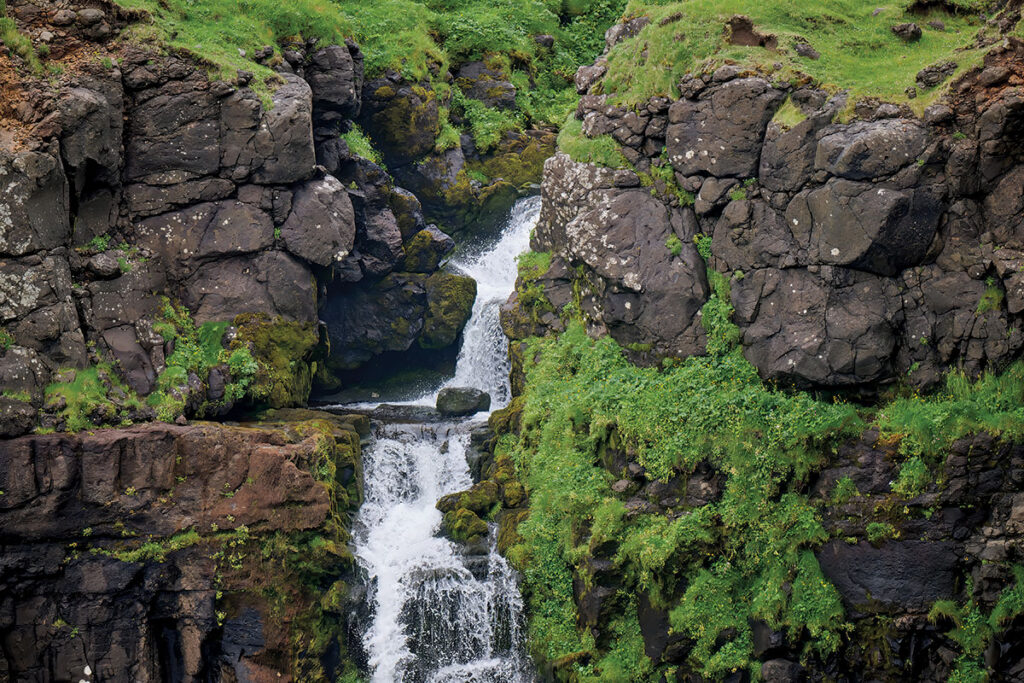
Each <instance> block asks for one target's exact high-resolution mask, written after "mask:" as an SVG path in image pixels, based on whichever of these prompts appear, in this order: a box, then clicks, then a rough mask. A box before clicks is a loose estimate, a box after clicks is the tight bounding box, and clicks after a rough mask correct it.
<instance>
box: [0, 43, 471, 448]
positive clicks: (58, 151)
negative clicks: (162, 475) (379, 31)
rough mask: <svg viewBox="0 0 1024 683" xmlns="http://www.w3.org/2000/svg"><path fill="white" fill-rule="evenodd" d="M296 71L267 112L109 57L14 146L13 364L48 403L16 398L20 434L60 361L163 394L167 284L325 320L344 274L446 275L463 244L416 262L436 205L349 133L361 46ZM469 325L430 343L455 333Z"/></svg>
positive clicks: (238, 89)
mask: <svg viewBox="0 0 1024 683" xmlns="http://www.w3.org/2000/svg"><path fill="white" fill-rule="evenodd" d="M108 30H109V27H108ZM282 68H283V71H282V73H281V75H280V80H279V83H278V84H277V85H276V88H275V89H274V90H273V92H272V94H271V97H272V100H273V106H272V107H269V108H267V107H264V106H263V104H262V102H261V100H260V98H259V96H258V95H257V94H256V93H255V92H254V91H253V90H251V89H250V88H248V87H246V86H244V85H242V86H240V85H238V84H235V83H227V82H211V81H210V80H209V78H208V77H207V76H206V74H205V72H204V71H203V70H202V69H201V68H198V67H197V66H196V65H195V64H194V63H192V62H191V61H189V60H188V59H186V58H184V57H180V56H173V55H171V56H154V54H153V53H151V52H149V51H146V50H143V49H141V48H138V47H128V48H126V49H125V51H124V53H123V54H120V55H118V59H117V68H112V69H104V68H101V66H100V65H98V64H91V63H90V64H89V65H86V66H84V67H83V73H81V74H78V75H76V81H75V82H76V85H75V87H72V88H66V89H64V90H56V91H54V93H53V100H52V102H50V103H49V104H47V105H45V106H46V107H49V109H47V110H43V111H40V112H38V114H37V116H38V117H39V118H41V119H43V120H44V121H45V125H43V124H40V125H39V126H37V128H36V130H35V133H34V135H35V137H33V138H30V140H29V142H28V143H27V144H24V145H22V146H20V147H18V148H17V149H16V150H15V149H13V148H12V149H7V148H6V143H5V147H4V148H3V149H0V182H2V183H3V186H4V188H6V189H5V192H4V193H3V196H2V197H0V259H3V260H2V262H0V325H2V326H3V328H2V333H3V335H5V337H4V339H7V336H9V338H10V343H6V342H5V343H3V344H0V376H3V377H4V378H5V384H4V389H5V391H11V392H14V393H17V394H18V395H19V396H22V395H24V394H27V395H28V397H29V401H27V402H22V403H25V405H21V406H17V407H10V409H9V410H5V415H8V416H9V418H10V419H6V420H5V422H4V429H5V431H7V432H8V433H14V432H16V431H19V430H20V431H24V430H26V429H28V428H29V427H31V425H30V424H28V423H27V421H26V419H25V416H26V415H29V414H30V413H32V411H33V410H37V409H39V408H40V407H41V404H42V401H43V393H44V392H43V389H44V388H45V387H46V386H47V385H48V384H49V383H50V381H51V378H52V376H53V374H54V373H55V372H57V371H58V370H60V369H61V368H65V367H68V368H78V369H83V368H86V367H88V366H90V365H95V364H97V363H103V362H110V363H113V364H114V366H115V367H116V368H118V369H119V370H120V373H121V375H122V378H123V379H124V380H125V381H126V382H127V383H128V385H129V387H130V388H131V389H132V390H133V391H135V392H136V393H138V394H139V395H141V396H146V395H148V394H150V393H151V392H153V391H154V390H156V389H157V388H158V384H159V379H158V378H159V376H160V375H161V373H162V372H163V371H164V369H165V367H166V361H167V356H169V355H170V354H171V352H172V350H173V349H172V348H171V347H166V348H165V339H164V337H163V336H162V335H161V334H159V333H158V332H157V331H156V328H155V327H154V325H157V326H159V318H160V316H161V311H162V310H163V306H164V304H163V298H165V297H166V298H167V299H168V300H169V301H171V302H181V303H182V304H183V305H184V306H185V307H186V308H187V309H188V311H189V314H190V316H191V318H192V319H193V320H194V322H195V323H196V324H197V325H202V324H205V323H211V324H213V323H216V324H222V323H227V322H230V321H232V320H234V319H235V317H236V316H238V315H241V314H257V315H262V316H266V317H267V318H268V319H270V320H279V321H282V322H286V323H290V322H295V323H301V324H308V325H311V326H315V325H316V324H317V322H318V319H319V317H320V313H319V311H318V309H319V308H320V307H321V306H324V305H325V304H327V305H328V307H329V308H330V305H329V301H325V296H326V297H327V299H329V298H330V296H331V293H332V292H334V291H335V289H331V292H326V289H327V285H328V283H331V282H338V281H340V282H345V283H351V284H350V285H349V289H350V290H354V289H359V288H365V289H367V290H371V291H376V288H377V285H378V283H379V281H380V279H381V278H383V277H384V276H386V275H388V274H390V273H392V272H394V271H399V272H400V271H402V269H403V268H407V269H408V270H409V271H412V272H415V273H416V274H420V275H422V276H423V277H427V276H429V275H431V274H432V273H434V272H435V271H437V269H438V266H439V264H440V258H441V257H442V256H443V254H444V253H446V251H447V250H450V248H451V247H450V246H449V244H450V238H448V237H447V236H446V235H444V233H441V232H440V231H439V230H437V229H436V228H431V229H430V230H431V231H430V232H427V233H426V234H428V235H429V236H430V239H429V240H426V243H423V242H424V240H422V239H420V240H419V241H415V240H414V241H415V244H414V247H415V248H414V249H413V251H414V252H415V253H414V255H413V256H412V257H411V258H410V259H409V261H408V263H406V261H405V248H404V242H405V241H406V239H412V238H415V237H416V235H417V234H418V232H419V231H421V230H425V229H427V226H426V224H425V223H424V221H423V218H422V212H421V210H420V205H419V202H418V200H417V199H416V198H415V197H413V196H411V195H410V194H409V193H408V192H406V191H404V190H401V189H400V188H396V187H394V185H393V183H392V182H391V180H390V179H389V177H388V176H387V174H386V173H385V172H384V171H383V170H382V169H380V168H379V167H377V166H376V165H374V164H373V163H372V162H370V161H367V160H365V159H361V158H359V157H356V156H354V155H352V154H350V153H349V152H348V150H347V149H345V148H344V143H343V142H341V141H340V139H339V134H341V133H343V132H345V131H347V130H348V129H349V128H350V127H351V125H352V122H351V120H352V119H353V118H354V117H356V116H358V115H359V112H360V110H361V108H362V94H363V72H362V55H361V53H360V52H359V48H358V47H357V46H356V45H355V44H353V43H349V44H346V45H334V46H327V47H323V48H322V49H319V50H317V51H315V52H312V53H310V54H305V55H304V56H302V59H301V60H300V61H299V62H296V65H295V66H291V65H290V66H289V67H287V68H284V67H282ZM245 82H247V81H246V80H242V81H239V83H245ZM33 87H34V86H33ZM40 106H44V105H40ZM374 107H376V105H375V104H372V103H371V105H370V109H371V110H373V111H376V109H374ZM432 140H433V138H431V144H432ZM339 145H340V146H339ZM318 162H320V163H325V162H326V163H325V166H326V167H327V168H326V170H325V167H324V166H318V165H317V163H318ZM393 207H395V208H394V209H393ZM396 209H397V211H398V214H396ZM399 215H400V216H401V221H400V220H399ZM403 226H404V229H406V231H407V232H406V233H405V234H403V232H402V230H403ZM427 310H428V306H426V305H425V304H424V305H423V306H422V307H421V311H419V313H418V314H419V318H418V319H416V320H412V321H410V322H409V324H411V325H413V326H419V327H424V326H425V325H426V323H425V318H426V317H427ZM393 313H394V314H395V315H393ZM406 313H408V312H406ZM380 315H381V316H382V318H381V320H380V323H381V324H383V325H390V324H391V323H392V322H395V319H396V316H397V313H396V312H394V311H391V310H385V309H382V310H381V311H380ZM463 322H464V319H462V320H459V319H457V318H456V319H453V320H446V323H447V324H454V325H455V329H454V331H452V330H448V331H446V332H444V333H443V334H438V335H436V337H434V338H431V341H430V343H431V344H434V345H437V346H443V345H444V344H445V343H446V342H447V343H452V342H454V340H455V338H456V336H457V334H458V330H459V329H460V328H459V325H461V324H462V323H463ZM326 341H327V340H326V339H325V340H324V342H325V345H326ZM349 343H353V344H357V345H358V341H354V340H352V339H347V340H345V341H344V342H342V345H345V344H349ZM372 355H373V352H372V351H370V352H364V353H362V354H361V357H362V358H363V359H364V360H368V359H369V358H370V357H372ZM300 360H301V363H302V364H303V366H304V368H305V370H303V369H302V368H297V370H298V374H300V375H303V374H304V375H308V374H310V372H309V368H310V365H309V363H310V362H311V361H312V357H311V356H310V357H305V358H303V359H300ZM230 379H231V378H230V377H229V378H228V380H230ZM8 380H9V382H8ZM198 381H199V383H200V384H203V385H205V384H206V383H207V382H206V378H205V377H203V376H201V375H200V376H199V377H198ZM217 381H220V380H217ZM306 384H307V386H308V382H306ZM165 388H166V387H163V386H162V385H161V390H163V389H165ZM207 388H209V387H200V386H197V390H200V391H205V390H206V389H207ZM217 391H219V390H216V389H215V390H214V393H216V392H217ZM307 391H308V389H307ZM303 399H304V397H302V396H300V397H298V400H300V401H301V400H303ZM198 405H199V403H196V404H195V406H193V405H192V404H191V403H189V406H188V410H189V411H190V410H191V409H192V408H194V407H198ZM187 412H188V411H187Z"/></svg>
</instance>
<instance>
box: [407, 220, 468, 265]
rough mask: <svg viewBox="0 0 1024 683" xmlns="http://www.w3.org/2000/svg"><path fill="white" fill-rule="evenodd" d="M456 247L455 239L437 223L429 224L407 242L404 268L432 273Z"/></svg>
mask: <svg viewBox="0 0 1024 683" xmlns="http://www.w3.org/2000/svg"><path fill="white" fill-rule="evenodd" d="M454 248H455V240H453V239H452V238H451V237H449V236H448V235H446V234H444V233H443V232H441V231H440V230H439V229H438V227H437V226H436V225H428V226H427V227H426V228H424V229H423V230H420V231H419V232H418V233H416V234H415V235H414V236H413V237H412V239H410V240H409V241H408V242H406V243H405V261H404V262H403V264H402V268H403V270H406V271H408V272H410V273H432V272H434V271H435V270H437V267H438V265H439V264H440V263H441V259H443V258H444V257H445V256H446V255H448V254H449V253H450V252H451V250H452V249H454Z"/></svg>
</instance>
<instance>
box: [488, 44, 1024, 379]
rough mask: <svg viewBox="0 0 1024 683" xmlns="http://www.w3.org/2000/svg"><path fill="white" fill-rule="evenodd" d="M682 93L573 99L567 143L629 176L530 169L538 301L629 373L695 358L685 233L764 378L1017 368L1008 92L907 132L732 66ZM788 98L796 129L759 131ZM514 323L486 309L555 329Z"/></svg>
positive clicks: (891, 110)
mask: <svg viewBox="0 0 1024 683" xmlns="http://www.w3.org/2000/svg"><path fill="white" fill-rule="evenodd" d="M1011 51H1012V49H1011ZM603 64H604V63H603V62H602V61H601V60H600V59H599V60H598V61H597V62H595V65H594V67H592V68H590V69H589V70H584V71H581V72H580V74H579V76H580V79H581V82H580V85H581V88H582V89H583V90H585V92H600V89H599V87H598V85H599V83H600V79H601V78H602V76H603V69H604V66H603ZM583 86H585V88H583ZM680 92H681V93H682V97H680V99H678V100H676V101H675V102H669V101H667V100H665V99H664V98H652V99H650V100H649V101H648V102H647V103H646V105H644V104H641V105H639V106H636V107H632V108H630V109H628V110H627V109H626V108H623V107H618V106H616V105H611V104H609V97H608V96H607V95H603V94H602V95H594V94H584V96H583V97H582V98H581V100H580V105H579V108H578V110H577V113H576V114H577V118H578V119H580V120H581V121H582V128H583V132H584V134H585V135H587V136H590V137H597V136H601V135H608V136H611V138H612V139H613V140H615V142H617V143H618V144H619V145H620V148H619V150H620V151H621V153H622V155H623V156H624V157H625V158H626V159H627V160H628V161H629V162H630V164H631V165H632V166H633V167H634V168H635V169H636V171H637V172H636V173H633V172H632V171H629V170H612V169H607V168H600V167H598V166H594V165H587V164H578V163H575V162H573V161H572V160H570V159H569V158H568V157H566V156H564V155H559V156H556V157H555V158H553V159H552V160H550V161H549V162H548V163H547V164H546V165H545V178H544V184H543V196H544V204H543V207H542V211H541V220H540V223H539V225H538V226H537V230H536V235H535V237H534V240H533V242H532V248H533V249H534V250H536V251H546V252H551V253H552V256H553V257H555V260H556V261H557V260H562V261H564V263H565V265H566V266H567V268H566V269H565V276H564V277H561V278H555V279H554V280H552V282H551V283H550V284H555V283H556V282H557V284H555V286H556V287H563V288H571V289H573V290H574V291H575V292H576V293H577V295H576V301H577V302H578V303H579V304H580V305H581V306H582V307H583V312H584V314H585V317H586V319H587V322H588V323H589V325H590V331H591V332H592V333H594V334H602V333H606V332H607V333H610V334H612V336H614V337H615V338H616V339H617V340H619V341H620V342H621V343H623V344H624V345H625V346H627V347H629V348H630V349H631V353H632V356H633V357H634V359H635V360H643V361H645V362H649V361H654V360H657V359H658V358H659V357H662V356H665V355H680V356H686V355H691V354H694V353H702V352H703V348H704V347H703V338H702V335H703V329H702V325H700V322H699V315H698V314H699V312H700V308H701V306H702V305H703V303H704V302H705V301H706V300H707V298H708V295H709V290H708V287H707V283H706V279H705V268H706V265H705V263H704V262H703V261H702V260H701V259H700V258H698V257H697V255H696V252H695V251H694V250H693V248H692V246H691V244H692V240H693V238H694V237H695V236H696V237H697V238H698V239H699V240H706V239H707V237H711V243H710V250H709V251H710V254H709V255H708V256H709V262H708V264H707V265H709V266H710V267H712V268H715V269H716V270H718V271H719V272H723V273H726V274H727V275H730V276H731V279H732V282H731V288H732V303H733V305H734V306H735V308H736V315H735V316H734V317H733V320H734V322H735V323H736V324H737V325H738V326H739V328H740V332H741V338H742V345H743V348H744V353H745V355H746V356H747V358H748V359H749V360H751V362H753V363H754V364H755V365H756V366H757V368H758V370H759V371H760V373H761V375H762V376H763V377H765V378H771V379H776V380H780V381H782V382H783V383H785V384H786V385H792V386H800V387H818V386H828V387H859V388H867V389H868V390H869V391H871V390H875V389H877V388H878V386H880V385H881V384H885V383H887V382H890V381H893V380H894V379H895V378H896V377H898V376H909V377H910V381H911V382H913V383H915V384H917V385H919V386H930V385H933V384H934V383H936V382H937V381H939V378H940V377H941V375H942V373H943V372H944V371H945V370H946V369H947V368H949V367H950V366H958V367H961V368H963V369H965V370H966V371H968V372H969V373H971V374H976V373H978V372H980V371H981V370H982V369H983V368H985V367H1001V366H1002V365H1004V364H1005V363H1006V362H1008V361H1010V360H1012V359H1014V358H1016V357H1017V356H1019V354H1020V352H1021V350H1022V349H1024V339H1022V335H1021V333H1020V332H1019V331H1018V330H1019V329H1020V326H1021V325H1020V323H1021V322H1022V320H1021V319H1020V317H1019V316H1020V314H1021V312H1022V311H1024V303H1022V302H1024V298H1022V297H1024V295H1022V291H1024V290H1022V289H1021V287H1022V283H1024V276H1022V275H1021V272H1022V269H1024V266H1022V264H1024V260H1022V255H1024V243H1022V240H1024V238H1022V237H1021V235H1024V203H1022V201H1024V200H1022V198H1021V197H1022V194H1021V190H1020V188H1021V187H1022V180H1024V171H1022V170H1021V169H1022V167H1021V166H1020V163H1019V162H1020V159H1021V158H1022V157H1021V151H1022V150H1021V148H1020V146H1019V145H1016V143H1012V142H1010V141H1009V140H1010V139H1011V138H1012V136H1011V138H1007V137H1006V133H1007V132H1008V131H1018V130H1021V129H1022V126H1024V106H1022V105H1021V104H1020V98H1019V95H1017V94H1015V93H1014V92H1013V91H1012V90H1007V91H1006V92H1004V93H995V94H994V95H993V97H992V98H991V99H989V100H986V101H984V103H983V104H982V105H981V108H980V110H979V111H973V110H971V111H968V108H964V109H963V111H958V112H957V113H955V114H954V112H953V110H952V109H950V107H948V106H945V105H943V106H936V107H932V108H929V111H928V113H927V114H926V115H925V117H924V118H923V120H918V119H916V118H911V117H910V114H909V111H908V110H905V109H900V108H898V107H894V106H877V107H875V108H874V109H871V108H867V107H862V108H861V109H862V111H861V110H858V111H859V112H860V116H861V120H859V121H855V122H853V123H849V124H840V123H833V120H834V118H835V114H836V113H837V112H838V111H839V110H840V109H841V108H842V106H843V105H844V102H845V99H844V96H837V97H832V98H830V97H829V96H828V95H827V94H826V93H824V92H822V91H819V90H815V89H812V88H795V89H793V88H789V87H787V86H780V85H772V84H770V83H769V82H768V81H767V80H765V79H763V78H761V77H759V76H757V75H756V74H752V73H751V72H749V71H742V70H741V69H740V68H738V67H735V66H729V65H726V66H723V67H721V68H719V69H717V70H716V71H714V72H713V73H707V74H701V75H696V76H688V77H686V78H684V79H683V81H682V82H681V83H680ZM786 98H788V99H789V101H790V103H791V105H792V106H793V107H794V108H795V110H796V113H795V114H793V113H792V112H790V113H788V114H787V115H786V116H785V117H782V116H779V117H775V113H776V111H777V110H778V108H779V107H780V106H781V104H782V102H783V100H785V99H786ZM957 117H959V118H957ZM957 130H960V131H961V132H960V133H959V134H957V135H954V133H955V132H957ZM964 131H970V132H969V133H967V134H966V135H965V133H964ZM1013 139H1015V138H1013ZM666 162H667V164H668V165H667V166H666ZM687 193H688V194H687ZM691 200H692V205H693V209H692V210H691V209H690V208H688V207H687V206H686V205H687V204H689V203H690V202H691ZM670 235H672V237H673V238H674V239H676V240H678V241H677V242H671V243H670V242H669V240H668V239H667V238H668V237H669V236H670ZM705 243H706V242H705ZM548 286H549V283H548V282H547V281H545V289H547V288H548ZM521 306H522V302H521V297H519V296H515V297H514V298H513V299H512V300H510V302H509V303H508V304H507V305H506V307H505V309H504V311H503V317H502V320H503V321H504V324H505V328H506V332H508V333H509V334H510V335H511V336H512V337H513V338H515V339H522V338H525V336H529V335H530V334H537V333H542V332H544V331H545V330H555V331H557V330H558V329H560V322H559V321H558V315H557V311H558V310H560V308H556V307H554V306H551V307H549V309H550V310H548V311H545V312H540V313H538V312H537V311H536V309H535V310H534V311H533V312H529V311H520V312H517V310H518V309H519V308H520V307H521ZM636 349H643V350H644V351H643V353H638V352H637V351H636Z"/></svg>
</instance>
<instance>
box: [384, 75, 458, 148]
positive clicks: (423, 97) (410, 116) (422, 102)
mask: <svg viewBox="0 0 1024 683" xmlns="http://www.w3.org/2000/svg"><path fill="white" fill-rule="evenodd" d="M414 90H415V91H417V92H416V94H417V97H400V96H398V93H396V92H395V91H394V90H393V89H392V88H391V87H390V86H384V87H383V88H378V92H381V91H383V92H381V94H380V96H379V97H380V98H381V99H383V100H386V102H385V104H384V106H383V108H381V109H380V110H379V111H377V112H375V113H374V114H373V115H372V116H371V121H372V126H371V127H370V129H369V130H370V132H371V133H372V134H373V135H374V139H375V140H376V141H377V142H378V144H379V145H381V146H382V147H385V148H386V150H387V151H389V152H394V153H395V154H397V155H398V156H399V157H401V158H411V157H416V156H419V155H421V154H425V153H427V152H429V151H430V150H431V149H432V148H433V147H434V140H435V139H437V136H438V134H439V133H440V132H441V129H440V124H439V120H438V116H437V93H435V92H434V91H433V90H426V89H424V88H420V87H416V88H414ZM423 131H426V133H428V134H429V139H428V138H424V137H422V135H421V133H422V132H423Z"/></svg>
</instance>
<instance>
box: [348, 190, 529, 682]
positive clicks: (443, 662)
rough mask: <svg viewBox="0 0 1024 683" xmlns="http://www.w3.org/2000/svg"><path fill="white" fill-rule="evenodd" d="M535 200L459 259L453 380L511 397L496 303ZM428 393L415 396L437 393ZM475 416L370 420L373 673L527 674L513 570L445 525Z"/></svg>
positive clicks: (455, 678)
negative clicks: (461, 330)
mask: <svg viewBox="0 0 1024 683" xmlns="http://www.w3.org/2000/svg"><path fill="white" fill-rule="evenodd" d="M539 208H540V201H539V199H536V198H533V199H527V200H522V201H520V202H518V203H517V204H516V206H515V207H514V208H513V211H512V214H511V217H510V220H509V222H508V225H507V226H506V229H505V231H504V233H503V234H502V237H501V239H500V240H499V241H498V242H497V244H495V245H494V246H493V247H491V248H490V249H488V250H486V251H483V252H481V253H479V254H476V255H472V256H470V257H467V258H464V259H462V260H461V261H460V262H458V263H457V264H455V265H456V267H457V268H459V270H461V271H462V272H465V273H467V274H468V275H471V276H472V277H474V278H475V279H476V281H477V299H476V303H475V304H474V307H473V314H472V317H471V319H470V321H469V323H468V325H467V327H466V331H465V334H464V338H463V345H462V348H461V349H460V352H459V357H458V363H457V366H456V372H455V376H454V377H453V378H452V379H451V380H450V381H449V382H448V383H447V384H448V385H449V386H473V387H478V388H480V389H484V390H485V391H488V392H489V393H490V394H491V396H492V404H491V405H492V407H494V408H497V407H501V406H503V405H505V404H506V403H507V402H508V400H509V387H508V358H507V353H506V342H505V338H504V336H503V335H502V333H501V328H500V326H499V324H498V308H499V307H500V305H501V303H502V302H503V301H504V300H505V299H506V298H507V297H508V295H509V293H511V291H512V288H513V286H514V283H515V277H516V265H515V257H516V256H517V255H518V254H519V253H521V252H522V251H524V250H525V249H526V248H527V245H528V241H529V233H530V230H531V229H532V228H533V226H534V225H535V224H536V221H537V216H538V214H539ZM434 396H436V392H430V394H429V395H428V396H424V397H422V398H421V399H420V400H419V401H418V402H424V403H426V402H430V403H432V402H433V399H434ZM479 424H480V423H479V421H473V420H469V421H462V422H446V423H433V424H395V423H390V424H375V425H374V429H375V434H374V438H373V441H372V442H371V443H370V444H369V445H368V447H367V448H366V449H365V450H364V453H363V461H364V477H365V486H366V500H365V502H364V503H363V506H362V508H361V509H360V512H359V516H358V518H357V520H356V525H355V529H354V531H355V534H354V536H355V543H356V554H357V556H358V558H359V562H360V564H361V566H362V567H363V568H364V569H365V570H366V572H367V575H368V576H369V577H370V580H371V587H372V590H371V593H372V610H373V616H372V622H371V623H370V625H369V628H368V629H367V630H366V632H365V635H364V637H363V645H364V646H365V649H366V652H367V655H368V660H369V667H370V670H371V674H372V679H373V681H374V682H375V683H391V682H393V681H403V682H409V683H464V682H465V683H528V682H529V681H533V680H534V679H535V675H534V673H533V670H532V666H531V664H530V661H529V659H528V657H527V656H526V655H525V642H524V635H523V610H522V599H521V597H520V594H519V588H518V585H517V583H516V577H515V574H514V572H513V571H512V569H511V568H510V567H509V565H508V563H507V562H506V561H505V559H504V558H503V557H501V556H500V555H499V554H498V553H497V551H496V550H495V540H496V539H495V536H496V530H495V529H494V528H493V525H492V528H491V530H490V538H489V539H488V542H487V543H486V544H480V545H479V546H478V547H477V548H475V549H467V548H465V547H463V546H460V545H457V544H455V543H452V542H451V541H448V540H447V539H445V538H443V537H441V536H440V535H439V529H440V526H441V513H440V512H439V511H438V510H437V509H436V508H435V503H436V502H437V500H438V499H439V498H440V497H442V496H444V495H446V494H448V493H454V492H455V491H460V490H463V489H466V488H468V487H469V486H470V485H471V484H472V480H471V477H470V473H469V466H468V464H467V461H466V452H467V449H468V448H469V432H470V430H471V429H472V428H473V427H475V426H477V425H479Z"/></svg>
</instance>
